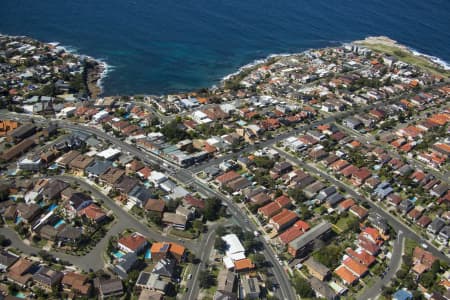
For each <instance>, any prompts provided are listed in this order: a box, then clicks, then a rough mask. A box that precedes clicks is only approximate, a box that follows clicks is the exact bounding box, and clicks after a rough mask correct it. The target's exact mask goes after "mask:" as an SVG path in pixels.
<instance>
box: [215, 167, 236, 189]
mask: <svg viewBox="0 0 450 300" xmlns="http://www.w3.org/2000/svg"><path fill="white" fill-rule="evenodd" d="M239 177H241V176H240V175H239V174H238V173H237V172H235V171H228V172H226V173H225V174H222V175H220V176H217V177H216V179H215V180H214V181H215V182H217V183H218V184H220V185H222V186H223V185H226V184H227V183H228V182H231V181H233V180H235V179H237V178H239Z"/></svg>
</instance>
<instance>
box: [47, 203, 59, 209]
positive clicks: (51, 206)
mask: <svg viewBox="0 0 450 300" xmlns="http://www.w3.org/2000/svg"><path fill="white" fill-rule="evenodd" d="M57 207H58V205H56V204H54V203H53V204H52V205H50V206H49V207H48V211H53V210H54V209H55V208H57Z"/></svg>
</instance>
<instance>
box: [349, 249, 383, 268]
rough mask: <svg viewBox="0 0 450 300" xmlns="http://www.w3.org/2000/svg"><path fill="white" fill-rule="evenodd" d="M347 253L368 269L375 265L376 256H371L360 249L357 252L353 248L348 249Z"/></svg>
mask: <svg viewBox="0 0 450 300" xmlns="http://www.w3.org/2000/svg"><path fill="white" fill-rule="evenodd" d="M345 252H346V253H347V255H348V256H350V257H351V258H352V259H354V260H355V261H357V262H358V263H360V264H363V265H365V266H367V267H370V266H371V265H373V264H374V263H375V260H376V258H375V256H373V255H370V254H369V253H367V252H365V251H364V250H362V249H358V250H356V251H355V250H353V249H352V248H347V249H345Z"/></svg>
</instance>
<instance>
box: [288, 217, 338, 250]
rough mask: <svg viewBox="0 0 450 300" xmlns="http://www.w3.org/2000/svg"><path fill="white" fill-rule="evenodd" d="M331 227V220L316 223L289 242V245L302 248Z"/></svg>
mask: <svg viewBox="0 0 450 300" xmlns="http://www.w3.org/2000/svg"><path fill="white" fill-rule="evenodd" d="M330 229H331V224H330V223H329V222H325V221H324V222H322V223H320V224H318V225H316V226H315V227H314V228H312V229H311V230H309V231H307V232H306V233H305V234H304V235H302V236H300V237H298V238H296V239H295V240H293V241H291V242H290V243H289V247H291V248H293V249H296V250H298V249H301V248H303V247H305V246H306V245H308V244H309V243H311V242H312V241H314V240H315V239H316V238H318V237H320V236H321V235H322V234H324V233H325V232H327V231H328V230H330Z"/></svg>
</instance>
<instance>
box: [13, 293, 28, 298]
mask: <svg viewBox="0 0 450 300" xmlns="http://www.w3.org/2000/svg"><path fill="white" fill-rule="evenodd" d="M14 296H16V297H17V298H22V299H25V298H26V297H27V296H26V295H25V294H24V293H22V292H17V293H16V294H15V295H14Z"/></svg>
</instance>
